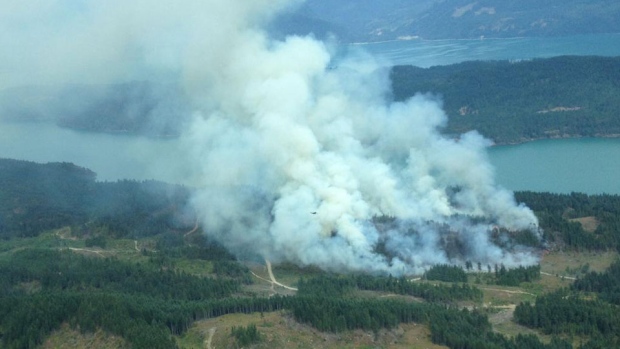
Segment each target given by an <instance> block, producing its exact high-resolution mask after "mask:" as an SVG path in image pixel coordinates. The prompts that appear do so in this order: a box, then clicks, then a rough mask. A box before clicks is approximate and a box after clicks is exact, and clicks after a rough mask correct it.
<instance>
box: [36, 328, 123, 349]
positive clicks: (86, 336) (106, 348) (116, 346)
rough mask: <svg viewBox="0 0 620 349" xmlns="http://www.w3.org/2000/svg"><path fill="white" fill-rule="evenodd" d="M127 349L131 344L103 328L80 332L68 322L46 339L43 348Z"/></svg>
mask: <svg viewBox="0 0 620 349" xmlns="http://www.w3.org/2000/svg"><path fill="white" fill-rule="evenodd" d="M84 348H89V349H125V348H130V345H129V344H128V343H127V342H126V341H125V340H124V339H123V338H121V337H118V336H114V335H111V334H109V333H106V332H104V331H102V330H98V331H97V332H95V333H80V331H77V330H74V329H72V328H71V327H69V325H68V324H64V325H62V327H61V328H60V329H58V330H56V331H54V332H52V334H51V335H50V336H49V337H48V338H47V339H46V340H45V342H44V343H43V345H41V349H84Z"/></svg>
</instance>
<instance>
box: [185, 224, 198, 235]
mask: <svg viewBox="0 0 620 349" xmlns="http://www.w3.org/2000/svg"><path fill="white" fill-rule="evenodd" d="M196 230H198V221H196V224H194V228H193V229H192V230H190V231H188V232H187V233H185V234H183V237H187V236H189V235H192V234H193V233H195V232H196Z"/></svg>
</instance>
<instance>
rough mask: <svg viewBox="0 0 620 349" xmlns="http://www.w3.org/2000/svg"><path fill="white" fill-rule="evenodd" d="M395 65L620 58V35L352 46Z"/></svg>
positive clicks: (350, 46)
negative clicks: (567, 58)
mask: <svg viewBox="0 0 620 349" xmlns="http://www.w3.org/2000/svg"><path fill="white" fill-rule="evenodd" d="M348 47H349V48H354V49H358V48H362V49H364V50H366V51H368V52H370V53H372V54H373V55H375V56H377V57H380V58H382V59H383V60H385V61H386V62H388V63H391V64H394V65H407V64H409V65H415V66H419V67H423V68H426V67H430V66H433V65H447V64H454V63H459V62H463V61H473V60H523V59H532V58H545V57H555V56H563V55H577V56H592V55H595V56H620V34H593V35H579V36H567V37H559V38H512V39H483V40H410V41H387V42H381V43H372V44H357V45H349V46H348Z"/></svg>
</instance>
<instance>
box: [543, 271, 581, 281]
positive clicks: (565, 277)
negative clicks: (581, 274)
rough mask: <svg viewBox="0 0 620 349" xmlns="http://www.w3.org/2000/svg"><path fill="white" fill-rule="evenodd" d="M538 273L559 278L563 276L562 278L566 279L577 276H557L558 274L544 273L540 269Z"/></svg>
mask: <svg viewBox="0 0 620 349" xmlns="http://www.w3.org/2000/svg"><path fill="white" fill-rule="evenodd" d="M540 273H541V274H543V275H547V276H556V277H559V278H564V279H567V280H577V278H574V277H572V276H562V275H559V276H558V275H553V274H549V273H545V272H544V271H541V272H540Z"/></svg>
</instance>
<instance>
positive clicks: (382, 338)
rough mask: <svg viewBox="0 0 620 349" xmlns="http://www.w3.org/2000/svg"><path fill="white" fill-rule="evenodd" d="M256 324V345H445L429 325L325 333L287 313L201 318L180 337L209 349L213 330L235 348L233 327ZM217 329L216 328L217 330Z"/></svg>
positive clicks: (186, 344)
mask: <svg viewBox="0 0 620 349" xmlns="http://www.w3.org/2000/svg"><path fill="white" fill-rule="evenodd" d="M252 324H254V325H256V327H257V329H258V331H259V332H260V334H261V336H262V341H261V342H260V343H258V344H256V345H255V346H253V348H257V349H261V348H269V349H271V348H299V349H303V348H308V349H314V348H316V349H322V348H324V349H327V348H351V349H353V348H396V349H401V348H402V349H404V348H430V349H437V348H445V347H443V346H438V345H435V344H433V343H432V342H431V341H430V332H429V330H428V328H427V327H426V326H423V325H419V324H404V325H401V326H399V327H398V328H396V329H392V330H381V331H379V332H378V333H376V334H375V333H372V332H365V331H360V330H356V331H348V332H345V333H338V334H334V333H324V332H319V331H317V330H316V329H314V328H312V327H310V326H306V325H303V324H299V323H297V322H296V321H295V320H293V319H292V318H291V317H290V316H288V315H287V314H286V313H285V312H275V313H264V314H262V315H261V314H260V313H255V314H231V315H225V316H221V317H218V318H214V319H208V320H203V321H198V322H196V323H195V324H194V326H193V327H192V328H191V329H190V330H189V331H187V333H185V334H184V335H183V336H181V337H179V338H178V339H177V343H178V344H179V347H181V348H183V349H190V348H191V349H194V348H196V349H197V348H207V344H209V343H207V341H208V339H209V336H210V333H211V332H213V331H214V333H213V336H212V339H211V343H210V345H211V347H212V348H218V349H221V348H234V347H235V346H234V344H235V343H234V339H233V338H232V337H231V335H230V333H231V328H232V327H233V326H237V327H239V326H248V325H252ZM214 329H215V330H214Z"/></svg>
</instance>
